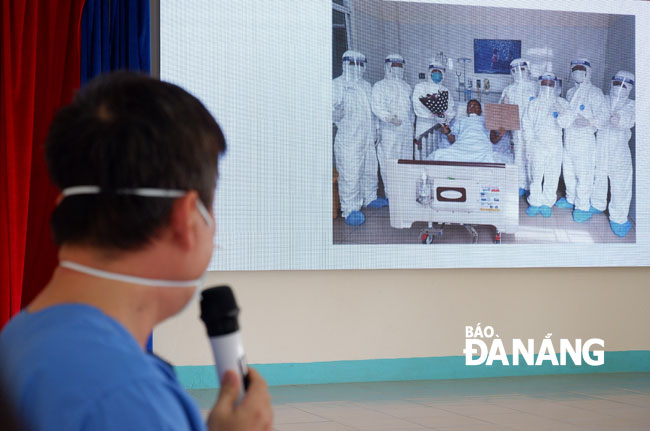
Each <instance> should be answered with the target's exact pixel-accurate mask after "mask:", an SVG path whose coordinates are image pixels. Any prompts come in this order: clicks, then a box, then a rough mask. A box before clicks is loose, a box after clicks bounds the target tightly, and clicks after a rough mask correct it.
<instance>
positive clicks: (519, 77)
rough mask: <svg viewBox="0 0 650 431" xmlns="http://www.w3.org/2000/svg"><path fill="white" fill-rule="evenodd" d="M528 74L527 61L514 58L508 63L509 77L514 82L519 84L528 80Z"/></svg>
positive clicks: (528, 66)
mask: <svg viewBox="0 0 650 431" xmlns="http://www.w3.org/2000/svg"><path fill="white" fill-rule="evenodd" d="M529 74H530V65H529V63H528V60H526V59H523V58H516V59H514V60H512V61H511V62H510V75H511V76H512V79H514V81H515V82H521V81H524V80H526V79H528V77H529Z"/></svg>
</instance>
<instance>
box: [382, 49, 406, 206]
mask: <svg viewBox="0 0 650 431" xmlns="http://www.w3.org/2000/svg"><path fill="white" fill-rule="evenodd" d="M393 64H401V65H402V67H393ZM403 66H404V59H403V58H402V57H401V56H399V55H396V54H393V55H389V56H387V57H386V61H385V63H384V79H382V80H381V81H378V82H377V83H375V85H374V86H373V87H372V112H373V113H374V114H375V116H376V117H377V118H378V120H379V142H378V144H377V158H378V159H379V170H380V172H381V177H382V179H383V181H384V186H385V187H386V188H388V182H387V178H386V169H387V165H388V161H389V160H393V159H412V158H413V119H414V116H413V110H412V108H411V86H410V85H408V84H407V83H406V81H404V79H403V76H404V67H403ZM387 193H388V194H390V192H389V191H388V190H387ZM387 197H388V199H389V200H390V196H387Z"/></svg>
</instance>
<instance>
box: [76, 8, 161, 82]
mask: <svg viewBox="0 0 650 431" xmlns="http://www.w3.org/2000/svg"><path fill="white" fill-rule="evenodd" d="M150 28H151V24H150V13H149V0H86V2H85V4H84V9H83V13H82V16H81V84H82V85H83V84H85V83H86V82H88V81H90V80H91V79H92V78H93V77H95V76H96V75H99V74H100V73H105V72H109V71H112V70H118V69H128V70H139V71H142V72H147V73H149V72H151V37H150Z"/></svg>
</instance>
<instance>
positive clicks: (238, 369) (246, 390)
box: [201, 286, 273, 431]
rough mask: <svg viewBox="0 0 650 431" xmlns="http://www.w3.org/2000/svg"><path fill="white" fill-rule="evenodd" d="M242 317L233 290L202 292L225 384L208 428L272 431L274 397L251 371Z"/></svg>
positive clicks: (220, 288)
mask: <svg viewBox="0 0 650 431" xmlns="http://www.w3.org/2000/svg"><path fill="white" fill-rule="evenodd" d="M238 315H239V307H237V302H236V301H235V296H234V295H233V293H232V290H231V289H230V287H228V286H218V287H211V288H208V289H205V290H204V291H203V292H202V293H201V319H202V320H203V322H204V323H205V327H206V329H207V332H208V336H209V337H210V345H211V346H212V352H213V354H214V358H215V362H216V366H217V374H218V376H219V381H220V382H221V390H220V391H219V398H218V399H217V402H216V404H215V406H214V408H213V409H212V411H211V412H210V415H209V417H208V427H209V429H210V430H219V431H222V430H224V431H225V430H227V431H239V430H242V431H243V430H246V431H248V430H251V431H252V430H260V431H267V430H268V431H270V430H271V425H272V417H273V411H272V409H271V397H270V395H269V392H268V389H267V387H266V382H265V381H264V379H263V378H262V376H260V375H259V373H257V372H256V371H255V370H253V369H249V368H248V364H247V363H246V355H245V354H244V347H243V344H242V341H241V334H240V332H239V322H238V320H237V316H238Z"/></svg>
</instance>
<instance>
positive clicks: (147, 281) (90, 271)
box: [59, 186, 214, 303]
mask: <svg viewBox="0 0 650 431" xmlns="http://www.w3.org/2000/svg"><path fill="white" fill-rule="evenodd" d="M99 193H101V189H100V188H99V187H98V186H75V187H68V188H66V189H63V191H62V192H61V194H62V195H63V198H66V197H69V196H75V195H96V194H99ZM113 193H115V194H118V195H133V196H141V197H149V198H172V199H173V198H178V197H182V196H185V195H186V194H187V191H185V190H173V189H155V188H124V189H116V190H114V191H113ZM196 206H197V209H198V211H199V214H200V215H201V217H202V218H203V220H204V221H205V223H206V224H207V225H208V226H209V227H210V229H212V226H213V225H214V220H213V219H212V216H211V215H210V213H209V212H208V210H207V208H206V207H205V205H203V202H201V200H200V199H197V201H196ZM59 266H61V267H63V268H68V269H70V270H73V271H77V272H81V273H84V274H87V275H91V276H93V277H98V278H103V279H106V280H113V281H121V282H125V283H131V284H138V285H141V286H154V287H197V290H196V291H195V295H196V294H197V292H198V291H199V290H200V289H201V287H202V286H203V280H204V278H205V273H204V274H203V275H202V276H201V277H200V278H197V279H194V280H162V279H154V278H147V277H137V276H133V275H126V274H119V273H115V272H110V271H104V270H100V269H96V268H92V267H89V266H85V265H81V264H79V263H76V262H70V261H66V260H64V261H61V262H60V263H59ZM189 302H191V301H189ZM189 302H188V303H189Z"/></svg>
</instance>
